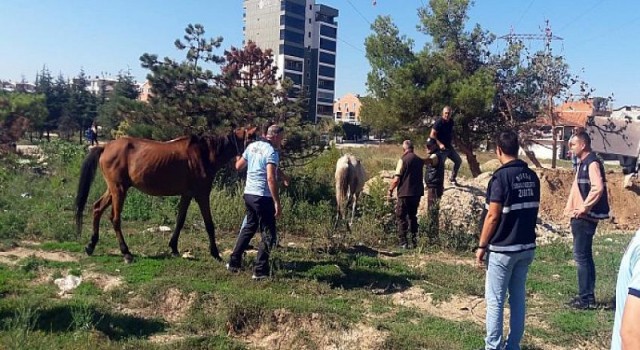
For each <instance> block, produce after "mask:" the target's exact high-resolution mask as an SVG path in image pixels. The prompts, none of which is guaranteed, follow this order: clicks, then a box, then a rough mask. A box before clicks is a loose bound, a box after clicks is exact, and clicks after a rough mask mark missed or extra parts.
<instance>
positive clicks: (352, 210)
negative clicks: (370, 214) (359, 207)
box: [349, 193, 359, 226]
mask: <svg viewBox="0 0 640 350" xmlns="http://www.w3.org/2000/svg"><path fill="white" fill-rule="evenodd" d="M358 197H359V195H358V193H354V194H353V203H352V204H351V220H350V221H349V226H351V225H353V217H354V215H355V213H356V204H357V203H358Z"/></svg>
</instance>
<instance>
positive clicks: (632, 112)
mask: <svg viewBox="0 0 640 350" xmlns="http://www.w3.org/2000/svg"><path fill="white" fill-rule="evenodd" d="M611 118H612V119H627V120H629V121H634V122H637V121H640V106H622V107H620V108H618V109H614V110H613V111H611Z"/></svg>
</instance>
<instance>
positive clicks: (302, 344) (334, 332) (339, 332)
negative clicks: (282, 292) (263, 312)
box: [245, 309, 387, 350]
mask: <svg viewBox="0 0 640 350" xmlns="http://www.w3.org/2000/svg"><path fill="white" fill-rule="evenodd" d="M386 337H387V334H386V332H384V331H381V330H378V329H376V328H374V327H372V326H369V325H365V324H357V325H354V326H353V327H351V328H350V329H344V328H343V327H340V326H339V325H337V324H334V323H333V322H331V321H327V320H324V319H323V317H322V316H321V315H319V314H315V313H314V314H311V315H295V314H293V313H292V312H290V311H289V310H286V309H278V310H275V311H274V312H273V314H272V315H271V322H265V323H263V324H262V325H261V326H260V327H259V328H258V329H257V330H256V331H255V332H253V333H251V334H248V335H247V336H245V340H246V341H247V342H248V343H249V344H251V345H252V346H254V347H256V348H259V349H327V350H334V349H335V350H338V349H382V348H383V343H384V341H385V339H386Z"/></svg>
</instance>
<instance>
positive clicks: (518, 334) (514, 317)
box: [484, 249, 535, 349]
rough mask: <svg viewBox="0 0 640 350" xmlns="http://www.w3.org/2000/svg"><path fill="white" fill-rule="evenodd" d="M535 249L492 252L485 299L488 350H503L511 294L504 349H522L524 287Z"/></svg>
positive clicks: (489, 260) (488, 259)
mask: <svg viewBox="0 0 640 350" xmlns="http://www.w3.org/2000/svg"><path fill="white" fill-rule="evenodd" d="M534 256H535V250H533V249H532V250H526V251H523V252H517V253H506V254H503V253H496V252H489V253H488V256H487V276H486V279H485V287H484V288H485V289H484V297H485V301H486V303H487V317H486V323H487V336H486V338H485V349H503V348H502V346H503V336H502V332H503V327H502V320H503V316H504V302H505V295H506V293H507V291H509V309H510V310H511V317H510V318H509V336H508V337H507V341H506V344H505V345H504V349H520V340H522V335H523V334H524V316H525V294H526V291H525V284H526V281H527V273H528V272H529V265H531V262H532V261H533V257H534Z"/></svg>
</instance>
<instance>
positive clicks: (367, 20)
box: [347, 0, 371, 25]
mask: <svg viewBox="0 0 640 350" xmlns="http://www.w3.org/2000/svg"><path fill="white" fill-rule="evenodd" d="M347 2H348V3H349V5H351V7H353V9H354V10H355V11H356V12H357V13H358V14H359V15H360V17H362V19H364V21H365V22H367V23H369V25H371V21H369V19H367V17H365V16H364V15H363V14H362V12H360V10H358V8H357V7H355V6H354V5H353V3H352V2H351V0H347Z"/></svg>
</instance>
